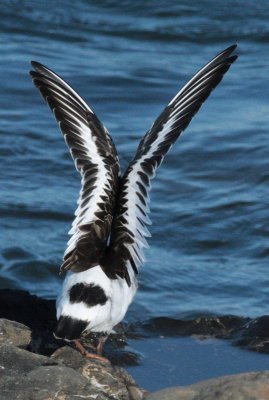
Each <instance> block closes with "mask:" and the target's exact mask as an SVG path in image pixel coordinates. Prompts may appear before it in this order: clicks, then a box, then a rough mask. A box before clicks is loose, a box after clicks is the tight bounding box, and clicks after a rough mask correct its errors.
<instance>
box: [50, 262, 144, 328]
mask: <svg viewBox="0 0 269 400" xmlns="http://www.w3.org/2000/svg"><path fill="white" fill-rule="evenodd" d="M129 274H130V277H131V282H132V284H131V286H130V287H129V286H128V285H127V283H126V281H125V279H122V278H117V279H109V278H108V277H107V276H106V274H105V273H104V272H103V270H102V269H101V267H99V266H97V267H94V268H91V269H89V270H87V271H83V272H79V273H72V272H68V273H67V275H66V278H65V280H64V282H63V287H62V292H61V294H60V296H59V297H58V299H57V303H56V306H57V319H59V318H60V317H61V316H69V317H71V318H74V319H79V320H82V321H86V322H87V328H86V329H85V330H90V331H92V332H107V333H110V332H111V330H112V329H113V327H114V326H115V325H117V324H118V323H119V322H120V321H121V320H122V319H123V318H124V316H125V314H126V311H127V310H128V307H129V305H130V303H131V302H132V300H133V298H134V295H135V293H136V290H137V280H136V277H135V275H134V273H133V271H132V269H130V270H129ZM78 283H84V284H87V285H90V284H94V285H98V286H100V287H101V288H102V289H103V291H104V293H105V295H106V296H107V298H108V300H107V301H106V303H105V304H103V305H101V304H97V305H94V306H91V307H89V306H88V305H87V304H85V303H83V302H79V303H78V302H77V303H71V302H70V298H69V292H70V289H71V288H72V286H74V285H76V284H78Z"/></svg>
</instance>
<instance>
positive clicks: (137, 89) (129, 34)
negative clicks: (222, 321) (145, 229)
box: [0, 0, 269, 321]
mask: <svg viewBox="0 0 269 400" xmlns="http://www.w3.org/2000/svg"><path fill="white" fill-rule="evenodd" d="M268 11H269V6H268V4H267V3H266V2H257V4H256V3H253V2H250V1H243V0H239V1H230V0H229V1H225V2H221V3H218V4H216V3H215V2H211V1H209V0H208V1H206V0H205V1H203V2H198V1H197V2H196V1H194V2H188V1H186V0H185V1H181V2H178V1H172V2H169V7H168V5H167V2H165V1H156V2H152V1H143V2H139V1H138V2H131V1H120V2H118V1H112V0H107V1H86V0H78V1H76V2H71V1H68V0H66V1H59V2H57V3H55V2H52V1H51V0H49V1H46V2H45V1H40V0H39V1H31V0H30V1H5V0H4V1H2V3H1V9H0V15H1V26H0V29H1V35H0V46H1V63H0V71H1V80H0V85H1V92H0V116H1V122H0V134H1V145H0V154H1V157H0V163H1V167H0V168H1V175H0V179H1V203H0V216H1V226H2V229H1V236H0V242H1V243H0V244H1V259H0V263H1V272H0V285H1V287H11V288H23V289H27V290H29V291H30V292H31V293H35V294H38V295H40V296H43V297H46V298H55V297H56V295H57V291H58V289H59V287H60V284H61V280H60V278H59V277H58V275H57V273H58V268H59V265H60V263H61V258H62V254H63V251H64V249H65V245H66V241H67V231H68V230H69V227H70V224H71V222H72V219H73V212H74V209H75V206H76V200H77V196H78V192H79V188H80V178H79V176H78V174H77V173H76V171H75V168H74V166H73V163H72V160H71V159H70V156H69V153H68V151H67V149H66V147H65V144H64V141H63V138H62V136H61V134H60V133H59V131H58V128H57V127H56V124H55V121H54V120H53V117H52V115H50V112H49V110H48V109H47V108H46V107H45V105H44V104H43V101H42V100H41V98H40V96H39V94H38V93H37V91H36V90H35V89H34V87H33V85H32V83H31V80H30V78H29V76H28V70H29V60H31V59H34V60H37V61H40V62H42V63H44V64H46V65H48V66H49V67H50V68H52V69H54V70H55V71H57V72H58V73H59V74H61V75H62V76H63V77H64V78H65V79H66V80H67V81H68V82H70V83H71V84H72V86H73V87H74V88H75V89H76V90H77V91H78V92H79V93H80V94H81V95H82V96H83V97H84V99H85V100H86V101H87V102H88V103H89V104H90V106H91V107H92V108H93V109H94V110H95V112H96V113H97V114H98V116H99V118H100V119H101V120H102V121H103V122H104V124H105V125H106V126H107V128H108V129H109V131H110V132H111V134H112V136H113V138H114V141H115V143H116V146H117V148H118V152H119V154H120V159H121V164H122V166H123V168H124V167H126V165H127V163H128V161H129V160H130V159H131V157H132V155H133V153H134V151H135V149H136V146H137V144H138V141H139V139H140V138H141V136H142V135H143V133H144V132H146V130H147V129H148V127H149V126H150V125H151V123H152V122H153V121H154V119H155V118H156V117H157V116H158V114H159V113H160V111H161V110H162V108H163V107H164V106H165V105H166V104H167V103H168V102H169V101H170V99H171V98H172V97H173V96H174V95H175V93H176V92H177V91H178V89H179V88H180V87H181V86H182V85H183V84H184V83H185V82H186V80H187V79H189V78H190V77H191V76H192V74H193V73H194V72H196V71H197V69H199V68H200V67H201V66H202V65H203V64H204V63H206V62H207V61H208V60H210V59H211V58H212V57H213V56H214V55H215V54H217V53H218V52H219V51H221V50H222V49H223V48H225V47H227V46H229V45H230V44H232V43H234V42H237V43H238V44H239V49H238V54H239V55H240V57H239V59H238V61H237V62H236V63H235V65H233V66H232V68H231V70H230V71H229V72H228V74H227V76H226V77H225V79H224V81H223V82H222V84H221V85H220V86H219V87H218V88H217V89H216V91H215V92H214V93H213V95H212V96H211V97H210V99H208V100H207V102H206V104H205V105H204V107H203V108H202V109H201V110H200V112H199V115H197V116H196V118H195V119H194V121H192V123H191V125H190V127H189V128H188V130H187V131H186V133H185V134H184V135H183V136H182V137H181V138H180V140H179V141H178V142H177V144H176V145H175V146H174V148H173V149H172V151H171V152H170V154H169V155H168V156H167V158H166V160H165V162H164V163H163V165H162V167H161V169H160V170H159V171H158V174H157V176H156V178H155V181H154V182H153V189H152V193H151V210H152V214H151V219H152V221H153V226H152V227H151V233H152V239H151V240H150V245H151V248H150V250H149V251H147V253H146V255H147V260H148V261H147V263H146V265H145V266H144V268H143V270H142V272H141V275H140V290H139V292H138V295H137V297H136V301H135V303H134V304H133V305H132V307H131V309H130V311H129V314H128V317H127V319H128V320H131V321H140V320H144V319H145V318H150V317H158V316H161V315H165V316H170V317H173V318H193V317H194V316H197V315H199V314H202V313H203V314H213V313H215V314H235V315H242V316H258V315H263V314H266V313H267V312H268V298H269V274H268V256H269V244H268V237H269V228H268V220H269V207H268V188H269V161H268V159H269V140H268V127H269V120H268V107H269V106H268V98H269V85H268V71H269V52H268V45H269V24H268Z"/></svg>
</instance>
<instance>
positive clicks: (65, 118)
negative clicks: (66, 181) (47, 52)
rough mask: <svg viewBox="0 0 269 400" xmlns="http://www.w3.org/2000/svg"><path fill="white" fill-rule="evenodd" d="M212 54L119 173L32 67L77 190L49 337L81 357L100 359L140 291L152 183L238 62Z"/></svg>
mask: <svg viewBox="0 0 269 400" xmlns="http://www.w3.org/2000/svg"><path fill="white" fill-rule="evenodd" d="M235 48H236V45H233V46H231V47H229V48H227V49H226V50H224V51H222V52H221V53H220V54H218V55H217V56H216V57H215V58H213V60H211V61H210V62H209V63H208V64H206V65H205V66H204V67H203V68H202V69H201V70H200V71H198V73H196V74H195V75H194V77H193V78H192V79H191V80H190V81H189V82H188V83H187V84H186V85H185V86H184V87H183V88H182V89H181V90H180V91H179V92H178V93H177V95H176V96H175V97H174V98H173V99H172V100H171V101H170V103H169V104H168V105H167V107H165V109H164V110H163V111H162V113H161V114H160V115H159V117H158V118H157V119H156V121H155V122H154V123H153V125H152V126H151V128H150V129H149V130H148V132H147V133H146V134H145V136H144V137H143V139H142V140H141V142H140V143H139V146H138V149H137V152H136V154H135V156H134V158H133V160H132V161H131V163H130V164H129V166H128V167H127V169H126V171H125V172H124V174H122V175H121V174H120V166H119V159H118V155H117V152H116V148H115V146H114V143H113V141H112V138H111V136H110V135H109V133H108V131H107V129H106V128H105V127H104V125H103V124H102V123H101V122H100V121H99V119H98V118H97V116H96V115H95V114H94V112H93V111H92V110H91V108H90V107H89V106H88V105H87V104H86V103H85V102H84V100H82V98H81V97H80V96H79V95H78V94H77V93H76V92H75V91H74V90H73V89H72V88H71V87H70V86H69V85H68V84H67V83H66V82H65V81H64V80H63V79H62V78H60V77H59V76H58V75H57V74H55V73H54V72H53V71H51V70H50V69H48V68H47V67H45V66H44V65H42V64H40V63H38V62H35V61H33V62H32V66H33V71H31V72H30V74H31V76H32V79H33V82H34V84H35V86H36V87H37V88H38V90H39V91H40V93H41V95H42V96H43V98H44V99H45V101H46V102H47V103H48V105H49V107H50V109H51V110H52V112H53V113H54V115H55V118H56V120H57V122H58V124H59V127H60V129H61V131H62V133H63V136H64V138H65V141H66V143H67V146H68V147H69V150H70V153H71V155H72V158H73V160H74V162H75V165H76V168H77V170H78V171H79V172H80V174H81V190H80V194H79V199H78V207H77V209H76V212H75V219H74V222H73V224H72V228H71V230H70V232H69V234H70V235H71V238H70V240H69V242H68V244H67V248H66V251H65V253H64V258H63V263H62V265H61V268H60V272H61V273H66V276H65V279H64V282H63V286H62V290H61V293H60V295H59V297H58V299H57V303H56V306H57V326H56V329H55V333H54V335H55V337H57V338H61V339H64V340H67V341H74V343H75V345H76V346H77V348H78V349H79V350H80V351H81V352H82V354H84V355H86V356H87V357H93V358H101V359H103V357H102V356H101V354H102V350H103V346H104V343H105V340H106V337H107V336H108V335H109V334H110V333H111V332H112V330H113V328H114V326H115V325H117V324H118V323H119V322H120V321H121V320H122V319H123V318H124V316H125V314H126V311H127V310H128V307H129V305H130V303H131V302H132V301H133V298H134V296H135V293H136V291H137V288H138V283H137V274H138V271H139V268H140V266H141V265H142V264H143V262H144V255H143V250H144V248H146V247H147V240H146V238H147V237H148V236H150V234H149V232H148V229H147V225H149V224H150V220H149V217H148V213H149V207H148V201H149V190H150V183H151V179H152V178H153V177H154V175H155V171H156V169H157V168H158V167H159V166H160V164H161V163H162V161H163V158H164V156H165V155H166V154H167V152H168V151H169V149H170V148H171V146H172V145H173V144H174V143H175V141H176V140H177V138H178V137H179V135H180V134H181V132H183V130H184V129H185V128H186V127H187V126H188V125H189V123H190V121H191V119H192V118H193V116H194V115H195V114H196V113H197V111H198V110H199V108H200V107H201V105H202V103H203V102H204V101H205V100H206V99H207V97H208V96H209V94H210V93H211V91H212V90H213V89H214V88H215V87H216V86H217V85H218V84H219V83H220V81H221V80H222V78H223V75H224V74H225V73H226V72H227V71H228V69H229V68H230V66H231V64H232V63H233V62H234V61H235V60H236V58H237V56H236V55H233V52H234V50H235ZM84 331H90V332H96V333H100V334H102V335H101V337H100V339H99V342H98V345H97V348H96V353H97V354H92V353H88V352H87V351H86V350H85V349H84V347H83V345H82V344H81V342H80V340H79V339H80V337H81V334H82V333H83V332H84Z"/></svg>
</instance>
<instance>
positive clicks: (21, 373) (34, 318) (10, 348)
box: [0, 289, 269, 400]
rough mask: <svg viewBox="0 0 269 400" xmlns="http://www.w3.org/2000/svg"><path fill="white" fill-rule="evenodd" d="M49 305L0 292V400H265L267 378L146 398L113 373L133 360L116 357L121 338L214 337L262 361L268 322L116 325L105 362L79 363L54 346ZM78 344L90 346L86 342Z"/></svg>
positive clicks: (122, 374) (235, 379)
mask: <svg viewBox="0 0 269 400" xmlns="http://www.w3.org/2000/svg"><path fill="white" fill-rule="evenodd" d="M54 324H55V303H54V301H52V300H44V299H40V298H38V297H36V296H32V295H30V294H29V293H27V292H24V291H16V290H8V289H6V290H0V354H1V358H0V399H2V398H3V399H7V400H11V399H12V400H13V399H19V400H21V399H22V400H24V399H25V400H26V399H30V400H31V399H33V400H35V399H37V400H45V399H46V400H50V399H55V400H57V399H58V400H69V399H79V398H89V399H91V398H92V399H97V400H102V399H110V400H113V399H115V400H116V399H117V400H121V399H122V400H142V399H145V398H146V399H148V400H159V399H163V400H174V399H179V400H180V399H181V400H184V399H185V400H190V399H193V400H194V399H195V400H203V399H207V400H211V399H212V400H213V399H220V400H228V399H229V400H230V399H231V400H233V399H236V400H237V399H240V400H250V399H254V400H255V399H260V400H263V399H269V372H259V373H245V374H239V375H233V376H228V377H221V378H216V379H212V380H210V381H204V382H200V383H198V384H195V385H191V386H187V387H178V388H170V389H165V390H162V391H159V392H156V393H152V394H149V393H147V392H146V391H144V390H142V389H141V388H139V387H138V385H137V384H136V382H135V381H134V380H133V379H132V377H131V376H130V375H129V374H128V373H127V372H126V371H125V370H124V369H122V368H121V367H120V366H119V365H124V364H125V365H126V364H127V365H134V364H136V363H137V359H138V356H137V355H136V354H133V353H130V352H127V351H124V346H125V343H126V337H127V338H128V337H129V338H140V337H141V338H142V337H154V336H160V335H170V336H190V335H195V336H197V337H200V338H208V337H216V338H222V339H227V340H229V341H231V342H232V343H233V344H234V345H237V346H241V347H243V348H247V349H251V350H254V351H257V352H263V353H268V352H269V346H268V334H269V317H267V316H264V317H260V318H258V319H252V320H251V319H249V318H240V317H234V316H224V317H214V316H204V317H199V318H196V319H193V320H190V321H183V320H173V319H169V318H156V319H151V320H149V321H146V322H144V323H141V324H133V325H128V326H125V325H121V326H120V328H119V334H118V335H116V336H114V337H113V338H112V339H111V340H110V341H109V342H108V345H107V347H106V353H105V355H106V356H107V357H108V358H109V360H110V361H112V363H110V362H107V363H106V362H105V363H104V362H100V361H97V360H91V359H86V358H85V357H82V356H81V354H80V353H79V352H78V351H77V350H75V349H73V348H72V347H70V346H66V343H65V342H61V341H58V340H55V339H54V338H53V335H52V332H53V327H54ZM84 339H85V342H84V344H86V346H87V345H89V346H90V345H91V344H92V343H94V340H95V339H96V338H94V337H90V336H86V337H85V338H84Z"/></svg>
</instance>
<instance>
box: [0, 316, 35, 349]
mask: <svg viewBox="0 0 269 400" xmlns="http://www.w3.org/2000/svg"><path fill="white" fill-rule="evenodd" d="M30 342H31V330H30V329H29V328H28V327H27V326H25V325H23V324H20V323H19V322H16V321H9V320H8V319H0V345H1V344H13V345H14V346H18V347H22V348H26V347H27V346H29V344H30Z"/></svg>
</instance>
